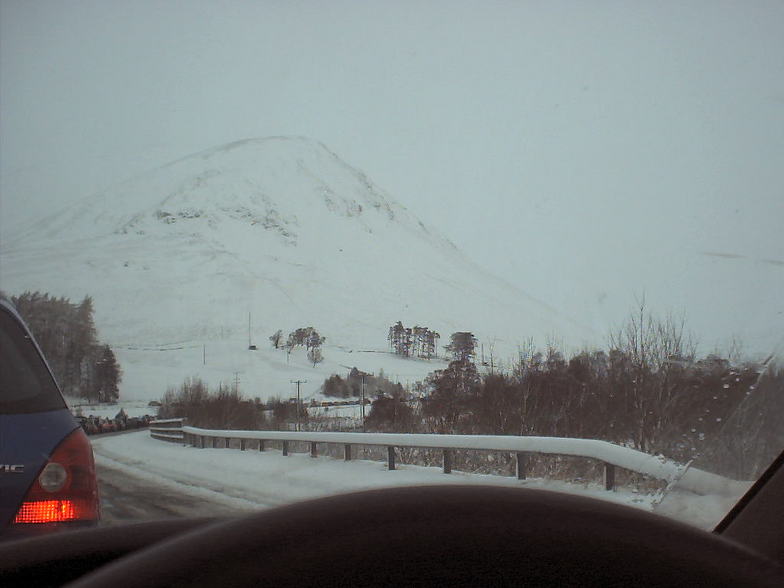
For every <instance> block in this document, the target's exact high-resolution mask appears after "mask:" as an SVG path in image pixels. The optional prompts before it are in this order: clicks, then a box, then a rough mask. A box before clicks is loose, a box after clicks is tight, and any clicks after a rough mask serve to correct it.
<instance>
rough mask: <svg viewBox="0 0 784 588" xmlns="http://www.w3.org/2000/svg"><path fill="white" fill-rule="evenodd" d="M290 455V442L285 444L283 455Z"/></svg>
mask: <svg viewBox="0 0 784 588" xmlns="http://www.w3.org/2000/svg"><path fill="white" fill-rule="evenodd" d="M288 454H289V442H288V441H284V442H283V455H288Z"/></svg>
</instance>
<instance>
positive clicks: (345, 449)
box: [343, 443, 351, 461]
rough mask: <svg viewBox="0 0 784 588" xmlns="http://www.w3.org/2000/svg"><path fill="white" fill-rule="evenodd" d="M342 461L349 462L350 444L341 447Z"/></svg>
mask: <svg viewBox="0 0 784 588" xmlns="http://www.w3.org/2000/svg"><path fill="white" fill-rule="evenodd" d="M343 459H345V460H346V461H351V444H350V443H346V444H345V445H344V446H343Z"/></svg>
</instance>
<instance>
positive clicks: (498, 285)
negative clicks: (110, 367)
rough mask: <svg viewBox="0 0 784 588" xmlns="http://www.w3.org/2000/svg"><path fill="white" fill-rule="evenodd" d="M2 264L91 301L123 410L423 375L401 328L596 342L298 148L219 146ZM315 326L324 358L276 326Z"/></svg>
mask: <svg viewBox="0 0 784 588" xmlns="http://www.w3.org/2000/svg"><path fill="white" fill-rule="evenodd" d="M0 265H1V266H2V281H3V290H4V291H6V292H7V293H8V294H19V293H21V292H23V291H25V290H40V291H42V292H43V291H45V292H50V293H51V294H53V295H55V296H66V297H69V298H71V300H73V301H79V300H81V298H82V297H84V296H85V295H90V296H92V297H93V301H94V308H95V321H96V326H97V328H98V335H99V338H100V339H102V340H103V341H105V342H107V343H109V344H110V345H111V346H112V347H113V349H115V351H116V354H117V356H118V359H119V361H120V364H121V367H122V369H123V372H124V379H123V382H122V384H121V396H122V397H123V398H125V399H148V400H149V399H152V398H160V397H161V395H162V394H163V393H164V391H165V389H166V387H167V386H170V385H177V384H179V383H181V382H182V380H183V378H185V377H187V376H193V375H197V376H200V377H202V378H203V379H205V380H206V381H207V382H209V383H210V384H212V385H217V384H218V383H219V382H224V383H227V384H229V383H232V382H234V381H235V378H237V379H239V381H240V389H241V390H242V391H243V393H245V395H246V396H249V397H251V398H252V397H255V396H259V397H260V398H262V399H266V398H269V397H270V396H283V397H289V396H292V395H293V394H292V393H291V392H292V386H291V384H290V383H289V382H290V380H292V379H302V380H308V383H307V384H306V385H305V388H304V389H303V391H304V393H305V394H306V396H309V395H313V394H314V393H316V391H317V389H318V387H319V385H320V384H321V382H323V380H324V378H325V377H327V376H329V375H330V374H332V373H338V374H344V373H346V371H347V370H348V369H350V368H351V367H354V366H356V367H358V368H359V369H361V370H363V371H366V372H378V370H380V369H382V368H383V369H384V371H385V372H387V373H388V374H389V375H390V376H391V377H393V378H395V379H397V380H399V381H401V382H403V383H406V382H413V381H416V380H419V379H422V378H423V377H424V376H425V375H426V374H427V373H428V372H430V371H432V370H433V369H437V368H438V367H439V363H440V362H437V361H431V362H427V361H413V360H409V361H406V360H401V359H398V358H394V357H392V356H390V355H389V354H387V353H386V351H387V334H388V329H389V327H390V326H391V325H392V324H394V323H395V322H396V321H402V322H403V323H404V325H405V326H407V327H413V326H415V325H420V326H427V327H429V328H431V329H433V330H436V331H438V332H439V333H440V334H441V340H440V344H439V353H443V346H444V345H446V344H447V343H448V342H449V335H450V334H451V333H453V332H455V331H472V332H474V333H475V334H476V335H477V337H479V339H480V340H481V342H482V343H483V344H484V349H485V352H486V353H487V354H488V355H489V354H490V353H491V352H492V353H494V357H495V361H496V362H497V361H498V360H499V359H507V358H509V357H512V356H514V355H515V353H516V346H517V345H518V344H519V343H522V342H525V341H526V340H528V338H529V337H533V338H535V339H536V341H537V342H538V343H539V344H544V341H545V339H546V338H547V337H550V336H552V335H556V336H557V337H558V336H560V337H564V338H565V339H566V340H568V341H569V343H570V344H571V345H573V346H580V345H582V344H583V343H585V342H586V341H589V340H591V339H592V338H593V337H594V336H595V335H596V334H595V333H593V331H592V330H591V329H590V328H587V327H584V326H582V325H580V324H578V323H577V322H575V320H573V319H572V318H571V317H569V316H567V315H566V314H565V313H563V312H561V311H559V310H557V309H555V308H553V307H551V306H550V305H549V304H547V303H545V302H542V301H540V300H537V299H535V298H533V297H532V296H530V295H529V294H527V293H526V292H524V291H522V290H520V289H517V288H514V287H512V286H510V285H509V284H508V283H506V282H505V281H504V280H502V279H499V278H498V277H496V276H493V275H490V274H489V273H488V272H486V271H485V270H484V269H483V268H481V267H479V266H477V265H476V264H474V263H473V262H471V261H470V260H469V259H468V258H467V257H466V256H465V255H463V253H461V252H460V251H458V250H457V248H456V247H455V246H454V245H453V244H452V243H450V242H449V241H448V240H447V239H445V238H443V237H442V236H440V235H439V233H438V232H437V230H436V229H434V228H432V227H428V226H426V225H425V224H424V223H422V222H420V221H419V219H417V218H415V217H414V216H413V215H412V214H411V213H410V212H409V211H408V210H407V209H406V208H405V207H403V206H401V205H400V204H398V203H396V202H395V201H394V199H393V198H392V197H391V196H390V195H388V194H386V193H385V192H384V191H383V190H381V189H380V188H379V187H377V186H375V185H374V184H373V183H372V181H371V180H370V179H369V178H368V177H367V176H365V175H364V174H363V173H362V172H361V171H359V170H357V169H354V168H352V167H351V166H350V165H348V164H346V163H345V162H343V161H342V160H340V159H339V158H338V157H337V156H336V155H335V154H334V153H332V152H331V151H329V149H327V148H326V147H325V146H324V145H322V144H320V143H318V142H316V141H313V140H310V139H306V138H301V137H271V138H266V139H255V140H247V141H239V142H236V143H231V144H228V145H223V146H220V147H217V148H215V149H211V150H208V151H205V152H202V153H198V154H195V155H192V156H190V157H186V158H184V159H182V160H179V161H176V162H174V163H171V164H169V165H166V166H163V167H161V168H159V169H157V170H155V171H153V172H151V173H148V174H145V175H143V176H140V177H138V178H135V179H134V180H131V181H128V182H125V183H122V184H118V185H116V186H114V187H112V188H110V189H108V190H106V191H105V192H102V193H99V194H96V195H93V196H92V197H89V198H87V199H86V200H84V201H83V202H80V203H78V204H76V205H75V206H71V207H69V208H68V209H66V210H63V211H59V212H58V213H56V214H53V215H51V216H49V217H47V218H43V219H40V220H39V221H38V222H36V223H35V224H33V225H31V226H28V227H21V228H20V229H19V230H18V231H16V232H15V233H14V234H12V235H4V236H3V242H2V249H1V250H0ZM249 315H250V316H251V319H252V320H251V321H250V323H251V324H250V328H249V324H248V323H249V320H248V319H249ZM307 326H313V327H315V328H316V329H317V330H318V332H319V333H320V334H321V335H323V336H325V337H326V344H325V346H324V349H323V353H324V363H323V364H321V365H319V366H317V367H316V368H313V367H312V366H310V365H309V364H308V362H307V359H306V357H305V353H304V352H301V350H299V349H298V350H297V352H295V353H294V354H292V356H291V357H290V358H288V361H287V358H286V356H285V354H284V353H283V352H281V351H277V352H276V351H275V350H273V349H271V348H270V344H269V341H268V337H269V336H270V335H271V334H272V333H274V332H275V331H277V330H278V329H282V330H283V334H284V337H285V336H286V335H287V334H288V333H289V332H291V331H293V330H295V329H296V328H298V327H307ZM249 331H250V333H249ZM249 335H250V336H249ZM249 338H250V342H251V343H252V344H255V345H257V346H258V348H259V350H258V351H255V352H254V351H249V350H248V343H249Z"/></svg>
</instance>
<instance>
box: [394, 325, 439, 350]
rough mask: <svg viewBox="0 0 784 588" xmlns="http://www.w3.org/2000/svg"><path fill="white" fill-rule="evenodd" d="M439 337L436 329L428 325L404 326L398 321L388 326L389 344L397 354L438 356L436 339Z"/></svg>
mask: <svg viewBox="0 0 784 588" xmlns="http://www.w3.org/2000/svg"><path fill="white" fill-rule="evenodd" d="M440 338H441V335H439V334H438V333H437V332H436V331H431V330H430V329H429V328H428V327H420V326H418V325H417V326H415V327H413V328H408V327H404V326H403V323H402V322H400V321H398V322H397V323H395V324H394V325H392V326H391V327H389V335H388V336H387V339H388V340H389V346H390V347H391V348H392V349H393V350H394V352H395V353H396V354H397V355H402V356H403V357H421V358H424V359H430V358H432V357H438V340H439V339H440Z"/></svg>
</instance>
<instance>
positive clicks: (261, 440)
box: [259, 439, 264, 451]
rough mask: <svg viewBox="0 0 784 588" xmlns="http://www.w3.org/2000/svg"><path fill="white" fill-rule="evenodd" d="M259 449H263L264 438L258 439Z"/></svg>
mask: <svg viewBox="0 0 784 588" xmlns="http://www.w3.org/2000/svg"><path fill="white" fill-rule="evenodd" d="M259 451H264V439H259Z"/></svg>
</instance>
